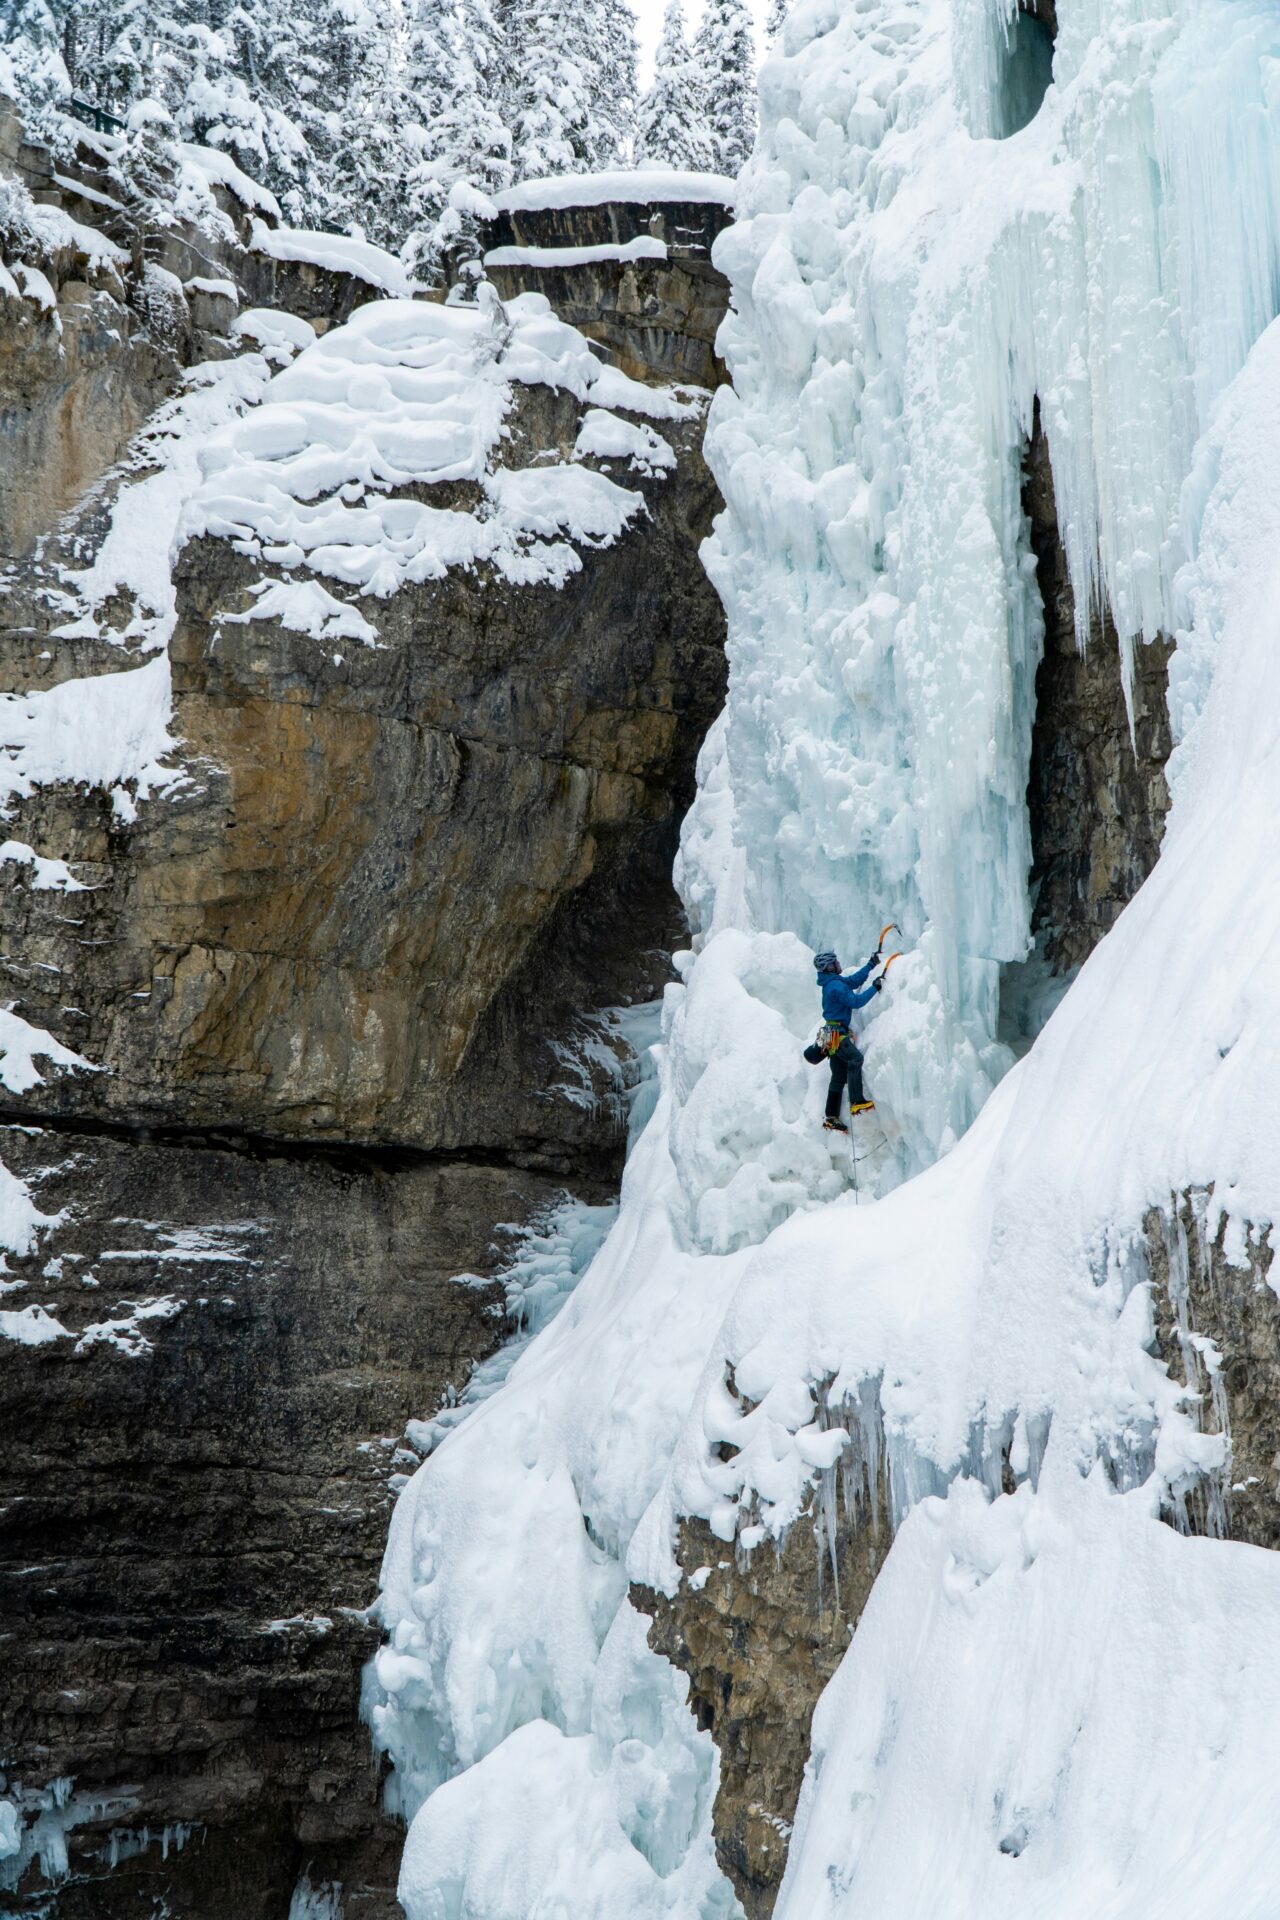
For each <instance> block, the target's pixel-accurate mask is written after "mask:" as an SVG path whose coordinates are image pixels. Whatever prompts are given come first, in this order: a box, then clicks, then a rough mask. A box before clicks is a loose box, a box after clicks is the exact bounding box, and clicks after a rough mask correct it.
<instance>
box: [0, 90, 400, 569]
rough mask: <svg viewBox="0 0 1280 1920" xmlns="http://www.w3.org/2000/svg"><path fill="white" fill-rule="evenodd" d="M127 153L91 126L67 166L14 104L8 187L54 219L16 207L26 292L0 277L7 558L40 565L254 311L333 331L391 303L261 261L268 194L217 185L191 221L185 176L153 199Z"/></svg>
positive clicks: (0, 517)
mask: <svg viewBox="0 0 1280 1920" xmlns="http://www.w3.org/2000/svg"><path fill="white" fill-rule="evenodd" d="M69 137H70V136H69ZM121 145H122V143H121V141H120V139H119V138H118V137H116V136H110V135H106V136H104V135H101V134H96V133H94V132H92V131H90V130H88V129H85V128H81V129H79V130H78V132H77V133H76V135H75V137H74V141H73V144H72V146H71V149H70V151H69V152H68V153H65V154H61V155H59V156H57V157H56V158H55V156H54V154H53V153H52V152H51V151H50V149H49V148H48V147H45V146H42V145H40V144H39V143H38V142H35V141H32V140H29V139H28V138H27V136H26V134H25V132H24V130H23V127H22V123H21V121H20V119H19V118H18V115H17V113H16V111H15V109H14V107H13V105H12V103H11V102H10V101H7V100H6V99H4V97H3V96H0V184H2V183H3V182H5V181H6V180H7V181H11V182H14V183H16V185H17V186H18V188H19V189H20V190H21V191H24V192H25V193H26V194H28V195H30V199H31V202H34V204H35V207H36V208H37V210H38V211H37V213H36V216H35V221H36V224H35V225H34V227H33V226H31V225H30V224H29V223H27V222H24V221H23V219H22V218H21V209H20V207H19V206H17V205H16V204H15V206H13V207H7V206H6V203H5V201H4V199H3V197H0V256H2V257H3V258H4V259H6V260H7V261H8V262H9V263H10V266H11V267H12V268H13V277H12V279H11V280H10V289H13V288H16V291H15V290H9V289H6V287H5V282H4V280H3V279H0V559H3V560H12V559H14V558H16V557H19V556H22V555H24V554H26V553H27V552H29V550H30V549H31V547H32V545H33V544H34V542H35V541H36V539H37V537H38V536H40V535H44V534H47V533H48V532H49V531H50V529H51V528H52V527H53V526H54V524H55V522H56V521H57V519H58V517H59V516H60V515H61V514H62V513H64V512H66V511H67V509H68V508H70V507H72V506H73V505H74V504H75V503H76V502H77V501H78V500H80V499H81V498H82V497H83V495H84V494H85V493H86V492H87V490H88V489H89V488H90V487H91V486H92V485H93V484H94V483H95V482H96V481H97V480H99V479H100V478H101V477H102V475H103V474H105V473H106V472H107V470H108V469H109V468H110V467H111V466H112V465H113V463H114V462H115V461H116V460H117V459H118V458H119V457H120V455H121V454H122V453H123V452H124V450H125V448H126V447H127V445H128V444H129V441H130V440H131V439H132V437H133V435H134V434H135V433H136V431H137V429H138V428H139V427H140V426H141V424H142V423H143V421H144V420H146V419H147V418H148V417H149V416H150V415H151V414H152V413H153V412H154V410H155V408H156V407H157V406H158V405H159V404H160V402H161V401H162V400H163V399H165V398H166V397H167V396H168V395H169V394H171V393H172V392H173V391H174V389H175V387H176V386H177V385H178V383H179V381H180V380H181V378H182V375H183V373H184V372H185V371H186V369H188V368H189V367H191V366H193V365H195V364H196V363H197V362H199V361H203V360H209V359H218V358H222V357H224V356H225V355H227V354H229V353H230V352H232V351H233V346H232V343H231V341H230V339H229V337H228V336H229V334H230V332H231V329H232V327H233V325H234V322H235V319H236V316H237V313H238V311H239V309H240V308H241V307H246V308H247V307H268V308H273V307H274V308H280V309H283V310H284V311H286V312H289V313H295V314H299V315H301V316H302V317H303V318H305V319H307V320H310V321H311V322H313V323H314V324H315V325H316V327H317V329H318V330H319V331H323V330H324V329H325V328H326V327H328V326H332V325H336V324H339V323H341V321H343V320H345V319H346V318H348V316H349V315H350V314H351V313H352V311H353V310H354V309H355V308H356V307H357V306H359V305H361V304H363V303H364V302H365V301H366V300H368V299H371V298H373V297H375V289H374V288H373V287H372V286H370V285H369V284H368V283H367V282H366V281H363V280H361V279H358V278H356V277H354V276H352V275H350V274H345V273H340V272H335V271H332V270H330V269H327V268H325V267H324V266H322V265H316V264H313V263H310V262H306V261H277V260H273V259H271V258H269V257H268V256H267V255H266V254H265V253H262V252H260V251H258V250H256V249H255V248H254V247H253V245H252V236H253V223H254V221H255V220H265V221H266V222H268V223H270V224H274V222H275V214H274V212H273V210H272V207H271V204H270V202H269V198H268V197H267V196H263V197H262V202H261V204H258V203H257V202H255V204H254V205H253V206H249V205H246V204H245V203H244V202H243V201H242V200H240V199H239V198H238V196H237V195H236V194H235V193H234V192H233V191H231V190H230V189H229V188H228V187H226V186H225V185H223V184H221V183H220V182H218V181H216V180H206V179H204V178H203V177H201V178H200V179H199V181H198V185H199V188H200V193H201V196H202V199H201V204H200V218H199V219H196V218H191V217H176V216H175V212H174V206H175V201H176V197H177V183H176V181H175V179H174V176H173V175H172V173H171V172H164V171H161V172H160V173H158V174H156V176H155V177H154V178H152V179H150V180H149V181H148V186H149V188H150V192H149V193H147V194H144V193H142V192H141V191H139V189H138V186H137V184H136V182H134V181H132V180H128V179H124V178H122V176H121V173H120V171H119V166H118V155H119V149H120V148H121ZM246 184H247V183H246ZM40 210H42V211H40ZM33 272H34V274H35V275H37V276H38V278H36V279H32V278H31V274H32V273H33Z"/></svg>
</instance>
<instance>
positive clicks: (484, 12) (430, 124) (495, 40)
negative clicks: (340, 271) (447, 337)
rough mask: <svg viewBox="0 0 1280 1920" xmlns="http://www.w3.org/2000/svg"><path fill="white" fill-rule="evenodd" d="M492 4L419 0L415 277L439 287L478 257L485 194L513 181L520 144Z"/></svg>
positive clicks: (408, 81)
mask: <svg viewBox="0 0 1280 1920" xmlns="http://www.w3.org/2000/svg"><path fill="white" fill-rule="evenodd" d="M504 56H505V47H504V45H503V42H502V39H501V34H500V29H499V25H498V18H497V16H496V14H495V12H494V9H493V7H492V6H491V4H490V0H418V6H417V10H416V13H415V15H414V18H413V20H412V22H411V26H410V38H409V52H408V61H407V70H406V78H405V90H406V94H407V96H408V98H409V99H410V101H411V102H412V108H413V114H414V121H415V124H414V128H413V139H414V142H415V148H416V151H415V157H414V161H413V164H412V166H411V168H410V172H409V178H408V192H409V206H408V214H409V225H410V233H409V238H408V240H407V241H406V242H405V245H404V248H403V252H404V257H405V259H406V261H407V262H408V264H409V265H410V267H411V268H412V269H413V270H414V272H416V273H418V274H420V275H422V276H423V277H424V278H427V279H439V278H441V277H442V275H443V273H444V271H445V262H446V261H448V262H449V263H450V264H451V265H453V266H456V265H457V263H458V262H459V260H462V259H465V258H466V257H468V255H472V254H474V252H475V238H476V228H477V224H478V222H477V215H476V208H477V206H478V205H479V200H478V198H477V196H488V195H491V194H493V193H496V192H498V191H499V190H500V189H501V188H502V187H504V186H506V185H507V184H508V182H509V180H510V178H511V137H510V135H509V133H508V132H507V130H506V128H505V126H504V125H503V123H502V118H501V111H500V103H501V100H502V98H503V96H504V93H505V91H506V87H507V80H508V76H507V73H506V65H505V57H504Z"/></svg>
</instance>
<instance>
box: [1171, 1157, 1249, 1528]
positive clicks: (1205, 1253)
mask: <svg viewBox="0 0 1280 1920" xmlns="http://www.w3.org/2000/svg"><path fill="white" fill-rule="evenodd" d="M1211 1202H1212V1195H1209V1194H1204V1193H1190V1194H1183V1195H1181V1196H1180V1198H1179V1201H1178V1204H1177V1205H1176V1207H1175V1206H1172V1205H1171V1206H1170V1209H1169V1211H1168V1212H1167V1213H1157V1212H1153V1213H1151V1214H1149V1215H1148V1217H1147V1221H1146V1243H1147V1250H1148V1256H1149V1259H1150V1263H1151V1280H1152V1296H1153V1303H1154V1307H1155V1327H1156V1350H1157V1352H1158V1353H1159V1355H1160V1358H1161V1359H1162V1360H1163V1361H1164V1362H1165V1364H1166V1365H1167V1366H1168V1368H1169V1373H1170V1376H1171V1377H1172V1378H1173V1379H1175V1380H1178V1381H1180V1382H1182V1383H1183V1384H1184V1385H1185V1386H1186V1387H1187V1388H1188V1389H1189V1390H1190V1392H1191V1394H1192V1395H1194V1396H1195V1401H1194V1405H1195V1407H1196V1411H1197V1414H1198V1419H1199V1426H1200V1429H1201V1431H1202V1432H1204V1433H1212V1434H1221V1435H1222V1436H1223V1438H1224V1440H1225V1442H1226V1447H1227V1459H1226V1465H1225V1467H1224V1469H1223V1471H1222V1473H1221V1474H1220V1475H1219V1476H1217V1477H1216V1479H1215V1480H1214V1481H1213V1482H1212V1483H1210V1484H1208V1485H1206V1484H1204V1483H1201V1484H1199V1485H1197V1486H1196V1487H1194V1488H1193V1489H1191V1490H1190V1493H1189V1495H1188V1497H1187V1499H1186V1501H1185V1502H1184V1504H1183V1508H1182V1510H1181V1511H1179V1512H1177V1513H1174V1514H1171V1515H1170V1516H1169V1517H1170V1519H1171V1520H1173V1521H1174V1522H1175V1523H1176V1524H1178V1525H1180V1526H1182V1527H1184V1528H1186V1529H1187V1530H1188V1531H1191V1532H1195V1533H1210V1534H1214V1535H1217V1536H1220V1537H1223V1538H1226V1539H1229V1540H1244V1541H1247V1542H1249V1544H1250V1545H1251V1546H1255V1547H1271V1548H1273V1549H1276V1548H1280V1296H1278V1295H1277V1293H1276V1291H1275V1286H1274V1283H1273V1282H1272V1281H1271V1279H1270V1277H1269V1276H1270V1273H1271V1264H1272V1260H1273V1258H1274V1254H1275V1249H1274V1247H1273V1246H1272V1244H1271V1235H1270V1231H1269V1230H1267V1231H1264V1232H1261V1233H1259V1232H1255V1231H1253V1230H1250V1231H1249V1232H1248V1234H1247V1235H1244V1234H1242V1235H1241V1236H1240V1238H1239V1241H1238V1242H1237V1243H1236V1244H1229V1243H1228V1237H1227V1223H1226V1221H1225V1220H1223V1221H1222V1222H1221V1223H1220V1224H1218V1225H1216V1226H1215V1225H1214V1224H1213V1220H1212V1216H1213V1208H1212V1205H1211Z"/></svg>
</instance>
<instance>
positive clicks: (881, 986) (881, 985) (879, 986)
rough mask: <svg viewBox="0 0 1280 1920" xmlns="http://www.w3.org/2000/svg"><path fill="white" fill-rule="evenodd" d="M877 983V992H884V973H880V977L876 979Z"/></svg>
mask: <svg viewBox="0 0 1280 1920" xmlns="http://www.w3.org/2000/svg"><path fill="white" fill-rule="evenodd" d="M875 984H876V992H877V993H883V992H884V975H883V974H881V975H880V978H879V979H878V980H877V981H876V983H875Z"/></svg>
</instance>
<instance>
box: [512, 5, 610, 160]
mask: <svg viewBox="0 0 1280 1920" xmlns="http://www.w3.org/2000/svg"><path fill="white" fill-rule="evenodd" d="M593 19H594V11H593V9H591V8H586V7H583V5H582V4H581V0H516V4H515V6H514V7H513V9H512V14H511V34H512V42H511V44H512V50H513V67H514V73H513V88H512V98H511V102H510V107H511V113H512V119H511V131H512V134H513V137H514V142H515V146H514V155H513V158H514V166H515V176H516V178H517V179H518V180H536V179H540V178H541V177H542V176H543V175H545V174H553V173H572V172H574V171H576V170H578V169H581V168H583V167H587V166H590V165H591V164H592V140H591V99H592V91H593V82H592V66H593V63H594V61H595V60H596V58H597V57H598V53H599V49H598V48H597V47H596V46H594V45H593V40H594V35H593V34H592V32H591V30H590V29H591V24H592V22H593Z"/></svg>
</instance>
